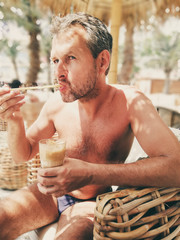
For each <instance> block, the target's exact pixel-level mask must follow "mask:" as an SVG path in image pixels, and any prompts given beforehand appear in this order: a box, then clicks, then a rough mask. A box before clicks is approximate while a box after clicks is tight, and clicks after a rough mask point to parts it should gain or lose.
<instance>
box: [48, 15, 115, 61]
mask: <svg viewBox="0 0 180 240" xmlns="http://www.w3.org/2000/svg"><path fill="white" fill-rule="evenodd" d="M73 25H81V26H82V27H83V28H84V29H85V30H86V32H87V33H88V40H87V46H88V48H89V49H90V51H91V53H92V56H93V57H94V58H97V56H98V55H99V53H100V52H102V51H103V50H105V49H106V50H108V51H109V52H110V54H111V53H112V36H111V34H110V33H109V32H108V29H107V27H106V25H105V24H104V23H103V22H101V21H100V20H99V19H98V18H96V17H93V16H91V15H89V14H86V13H73V14H68V15H66V16H64V17H60V16H55V17H54V18H53V19H52V25H51V33H52V34H53V35H56V34H58V33H60V32H61V31H63V30H67V29H68V28H70V27H72V26H73Z"/></svg>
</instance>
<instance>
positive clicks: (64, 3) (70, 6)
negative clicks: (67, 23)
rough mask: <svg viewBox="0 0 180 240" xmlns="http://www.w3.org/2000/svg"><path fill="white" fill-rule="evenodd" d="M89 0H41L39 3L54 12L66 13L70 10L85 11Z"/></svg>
mask: <svg viewBox="0 0 180 240" xmlns="http://www.w3.org/2000/svg"><path fill="white" fill-rule="evenodd" d="M88 3H89V0H41V1H39V4H40V5H41V6H42V7H44V9H45V10H47V9H48V8H49V9H50V10H51V11H52V12H53V13H54V14H55V15H57V14H60V15H62V16H63V15H66V14H68V13H71V12H81V11H82V12H86V11H87V7H88Z"/></svg>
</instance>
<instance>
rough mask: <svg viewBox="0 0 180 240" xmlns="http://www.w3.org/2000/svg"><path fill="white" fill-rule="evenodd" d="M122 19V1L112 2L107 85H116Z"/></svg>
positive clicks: (114, 0) (115, 0)
mask: <svg viewBox="0 0 180 240" xmlns="http://www.w3.org/2000/svg"><path fill="white" fill-rule="evenodd" d="M121 18H122V0H113V1H112V8H111V34H112V37H113V49H112V59H111V68H110V72H109V78H108V79H109V80H108V82H109V83H111V84H112V83H117V66H118V45H119V29H120V25H121Z"/></svg>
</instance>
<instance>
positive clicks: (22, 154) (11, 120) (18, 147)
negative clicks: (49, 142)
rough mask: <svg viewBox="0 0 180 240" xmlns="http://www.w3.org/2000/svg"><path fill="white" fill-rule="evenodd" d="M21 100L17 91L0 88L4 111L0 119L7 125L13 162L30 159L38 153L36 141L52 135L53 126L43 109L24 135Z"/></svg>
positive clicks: (0, 99)
mask: <svg viewBox="0 0 180 240" xmlns="http://www.w3.org/2000/svg"><path fill="white" fill-rule="evenodd" d="M23 99H24V95H23V94H21V93H20V91H19V90H13V91H11V90H10V88H8V87H3V88H0V105H2V106H3V109H4V110H3V111H2V110H1V111H0V118H1V119H3V120H4V121H6V122H7V123H8V143H9V148H10V151H11V155H12V158H13V160H14V161H15V162H22V161H27V160H29V159H31V158H32V157H33V156H34V155H35V154H36V153H37V151H38V141H39V140H40V139H41V137H46V136H47V137H50V136H52V135H53V133H54V126H53V124H49V122H48V118H47V114H46V108H44V110H43V111H42V113H41V114H40V116H39V118H38V120H37V121H36V122H35V123H34V124H33V125H32V126H31V127H30V128H29V129H28V131H27V134H26V131H25V127H24V120H23V117H22V114H21V111H20V108H21V106H22V105H23V104H24V103H25V101H24V100H23ZM48 128H49V129H48ZM44 129H45V130H46V131H44ZM43 132H45V135H43Z"/></svg>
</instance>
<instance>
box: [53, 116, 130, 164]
mask: <svg viewBox="0 0 180 240" xmlns="http://www.w3.org/2000/svg"><path fill="white" fill-rule="evenodd" d="M58 119H61V120H60V121H59V120H58V121H57V124H56V129H57V131H58V133H59V136H60V137H62V138H64V139H66V143H67V155H68V156H69V157H72V158H78V159H82V160H85V161H88V162H98V163H107V162H108V163H111V162H124V160H125V159H126V157H127V156H128V153H129V150H130V147H131V144H132V140H133V134H132V132H131V129H130V127H129V122H128V120H127V119H126V116H124V117H122V118H121V119H113V118H109V117H108V118H106V117H104V118H98V119H96V120H94V121H93V122H89V121H81V119H79V118H78V117H76V116H71V117H69V119H68V120H67V119H63V117H62V116H61V118H58Z"/></svg>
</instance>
